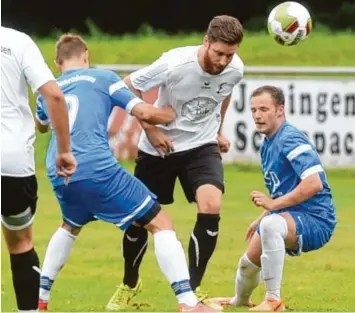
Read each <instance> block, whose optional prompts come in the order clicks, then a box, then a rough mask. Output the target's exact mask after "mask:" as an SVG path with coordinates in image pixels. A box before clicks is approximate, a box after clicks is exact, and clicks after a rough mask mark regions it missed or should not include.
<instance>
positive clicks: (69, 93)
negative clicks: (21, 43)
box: [37, 34, 215, 312]
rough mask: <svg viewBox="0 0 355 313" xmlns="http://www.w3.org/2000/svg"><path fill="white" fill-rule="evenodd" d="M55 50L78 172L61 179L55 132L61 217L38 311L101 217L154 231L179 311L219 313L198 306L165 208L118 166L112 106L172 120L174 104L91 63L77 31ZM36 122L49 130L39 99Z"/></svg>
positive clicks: (50, 162)
mask: <svg viewBox="0 0 355 313" xmlns="http://www.w3.org/2000/svg"><path fill="white" fill-rule="evenodd" d="M56 54H57V55H56V62H57V65H58V67H59V69H60V71H61V72H62V75H61V76H60V77H59V78H58V80H57V82H58V85H59V86H60V87H61V89H62V91H63V93H64V95H65V97H66V101H67V104H68V111H69V121H70V135H71V140H72V150H73V154H74V156H75V157H76V159H77V162H78V170H77V172H76V173H75V175H73V176H72V177H71V179H70V182H69V184H68V182H66V181H65V180H64V179H63V178H61V177H58V176H57V174H56V160H55V158H56V136H55V134H53V136H52V138H51V142H50V144H49V148H48V152H47V159H46V165H47V172H48V176H49V178H50V180H51V183H52V185H53V189H54V192H55V195H56V197H57V199H58V201H59V204H60V207H61V210H62V215H63V220H64V222H63V225H62V226H61V227H60V228H59V229H58V230H57V231H56V233H55V234H54V235H53V237H52V238H51V240H50V242H49V245H48V248H47V251H46V256H45V259H44V263H43V268H42V272H41V285H40V305H39V307H40V309H41V310H46V309H47V305H48V300H49V292H50V289H51V286H52V284H53V282H54V280H55V278H56V277H57V275H58V274H59V271H60V269H61V268H62V267H63V265H64V264H65V262H66V260H67V259H68V257H69V254H70V251H71V249H72V246H73V243H74V241H75V239H76V238H77V236H78V234H79V232H80V230H81V228H82V227H83V226H84V225H86V224H87V223H89V222H90V221H92V220H95V219H99V220H102V221H105V222H108V223H112V224H114V225H116V226H117V227H119V228H121V229H122V230H126V229H127V227H129V226H130V225H132V224H133V223H134V224H135V225H137V226H140V227H145V228H146V229H147V230H148V231H150V232H151V233H152V234H153V235H154V246H155V255H156V258H157V260H158V264H159V266H160V268H161V270H162V272H163V274H164V275H165V277H166V278H167V280H168V281H169V283H170V285H171V287H172V289H173V290H174V292H175V294H176V297H177V300H178V303H179V310H183V311H191V312H194V311H204V312H215V310H213V309H212V308H210V307H207V306H205V305H203V304H201V303H199V302H198V300H197V298H196V296H195V294H194V293H193V291H192V289H191V286H190V283H189V278H190V277H189V272H188V268H187V264H186V258H185V254H184V250H183V248H182V245H181V243H180V242H179V240H178V239H177V237H176V234H175V232H174V230H173V225H172V222H171V220H170V218H168V216H167V215H166V214H164V212H163V211H161V208H160V205H159V203H158V202H157V201H156V196H155V195H154V194H152V193H151V192H150V191H149V190H148V188H147V187H146V186H145V185H144V184H143V183H141V182H140V181H139V180H138V179H137V178H135V177H134V176H133V175H131V174H130V173H129V172H127V171H126V170H125V169H124V168H123V167H121V166H120V165H119V164H118V163H117V160H116V159H115V157H114V156H113V154H112V152H111V150H110V146H109V141H108V132H107V123H108V119H109V116H110V114H111V111H112V109H113V107H114V106H115V105H117V106H119V107H121V108H123V109H125V110H126V111H127V112H128V113H130V114H131V115H133V116H136V117H137V118H139V119H141V120H143V121H146V122H149V123H152V124H165V123H169V122H171V121H173V120H174V119H175V111H174V110H173V109H172V108H171V107H170V106H166V107H163V108H162V109H158V108H155V107H153V106H152V105H150V104H146V103H144V102H143V101H142V100H141V99H139V98H137V97H136V96H135V95H134V94H133V93H132V92H131V91H130V90H129V89H128V88H127V86H126V85H125V83H124V82H123V81H122V80H121V79H120V78H119V77H118V76H117V75H116V74H115V73H113V72H111V71H105V70H100V69H95V68H89V61H88V49H87V45H86V43H85V42H84V41H83V40H82V38H81V37H79V36H74V35H70V34H67V35H63V36H62V37H61V38H60V39H59V41H58V42H57V45H56ZM37 120H38V128H39V130H40V131H42V132H45V131H47V130H48V126H49V125H50V121H49V119H48V108H47V104H46V103H45V101H44V100H43V98H42V97H39V98H38V101H37Z"/></svg>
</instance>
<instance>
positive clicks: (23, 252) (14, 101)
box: [1, 27, 76, 311]
mask: <svg viewBox="0 0 355 313" xmlns="http://www.w3.org/2000/svg"><path fill="white" fill-rule="evenodd" d="M27 83H28V84H29V85H30V86H31V87H32V90H33V92H37V91H38V92H39V93H40V94H42V96H43V97H44V98H45V99H46V101H47V102H48V104H49V111H50V117H51V120H52V121H53V125H54V128H55V131H56V134H57V136H58V145H57V149H58V150H57V151H58V152H57V160H56V166H57V172H58V174H59V175H62V176H66V177H69V176H70V175H72V174H73V173H74V171H75V169H76V160H75V158H74V157H73V155H72V153H71V149H70V137H69V126H68V125H69V123H68V112H67V109H66V103H65V100H64V96H63V94H62V92H61V91H60V89H59V87H58V86H57V84H56V82H55V79H54V77H53V74H52V72H51V71H50V69H49V68H48V66H47V64H46V63H45V61H44V59H43V57H42V54H41V52H40V51H39V49H38V47H37V46H36V44H35V43H34V42H33V41H32V39H31V38H30V37H29V36H28V35H26V34H24V33H22V32H19V31H16V30H14V29H11V28H6V27H1V220H2V226H3V227H2V231H3V234H4V238H5V241H6V244H7V248H8V251H9V254H10V263H11V270H12V280H13V285H14V289H15V294H16V301H17V307H18V309H19V310H21V311H30V310H37V306H38V288H39V280H40V276H39V273H38V271H39V260H38V256H37V253H36V251H35V249H34V245H33V241H32V222H33V220H34V215H35V211H36V203H37V180H36V176H35V160H34V146H33V144H34V141H35V124H34V119H33V115H32V112H31V108H30V105H29V99H28V90H27Z"/></svg>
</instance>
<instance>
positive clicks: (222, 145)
mask: <svg viewBox="0 0 355 313" xmlns="http://www.w3.org/2000/svg"><path fill="white" fill-rule="evenodd" d="M217 140H218V147H219V151H220V152H221V153H227V152H228V151H229V148H230V145H231V143H230V141H229V140H228V138H227V137H226V136H224V135H223V134H218V137H217Z"/></svg>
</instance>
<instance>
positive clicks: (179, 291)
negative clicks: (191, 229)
mask: <svg viewBox="0 0 355 313" xmlns="http://www.w3.org/2000/svg"><path fill="white" fill-rule="evenodd" d="M154 251H155V255H156V258H157V261H158V264H159V267H160V269H161V271H162V272H163V274H164V276H165V278H166V279H167V280H168V281H169V284H170V286H171V287H172V288H173V290H174V292H175V295H176V297H177V299H178V302H179V303H184V304H186V305H188V306H196V305H197V303H198V300H197V297H196V296H195V294H194V293H193V291H192V289H191V286H190V275H189V270H188V267H187V263H186V257H185V253H184V249H183V248H182V245H181V243H180V241H179V240H178V239H177V237H176V234H175V232H174V231H173V230H162V231H159V232H157V233H155V234H154Z"/></svg>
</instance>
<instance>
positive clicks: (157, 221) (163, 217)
mask: <svg viewBox="0 0 355 313" xmlns="http://www.w3.org/2000/svg"><path fill="white" fill-rule="evenodd" d="M144 228H145V229H146V230H148V231H149V232H151V233H152V234H155V233H157V232H160V231H162V230H173V229H174V226H173V222H172V221H171V218H170V217H169V216H168V215H167V214H166V213H165V212H164V211H159V213H158V214H157V215H156V216H155V217H154V218H153V219H152V220H151V221H150V222H149V223H148V224H146V225H145V226H144Z"/></svg>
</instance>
